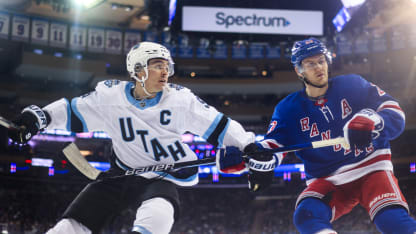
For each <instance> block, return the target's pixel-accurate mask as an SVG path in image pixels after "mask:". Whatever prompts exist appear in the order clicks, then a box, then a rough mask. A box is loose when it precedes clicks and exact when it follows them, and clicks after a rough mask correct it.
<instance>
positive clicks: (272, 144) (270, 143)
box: [260, 139, 287, 165]
mask: <svg viewBox="0 0 416 234" xmlns="http://www.w3.org/2000/svg"><path fill="white" fill-rule="evenodd" d="M260 144H261V146H262V147H263V148H264V149H277V148H280V147H283V145H282V144H279V143H278V142H277V141H276V140H273V139H265V140H263V141H261V142H260ZM274 155H275V156H276V157H277V159H278V165H280V164H281V163H282V161H283V159H284V158H285V157H286V155H287V153H275V154H274Z"/></svg>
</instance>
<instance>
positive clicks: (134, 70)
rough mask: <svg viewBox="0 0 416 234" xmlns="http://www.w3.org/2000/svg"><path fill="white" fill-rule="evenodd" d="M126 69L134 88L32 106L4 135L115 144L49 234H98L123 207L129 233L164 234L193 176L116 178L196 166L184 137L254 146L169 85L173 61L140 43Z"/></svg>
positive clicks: (110, 86)
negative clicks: (76, 137) (158, 167)
mask: <svg viewBox="0 0 416 234" xmlns="http://www.w3.org/2000/svg"><path fill="white" fill-rule="evenodd" d="M126 62H127V70H128V72H129V74H130V76H131V78H133V82H127V81H119V80H107V81H103V82H100V83H98V85H97V87H96V88H95V91H93V92H90V93H88V94H86V95H83V96H81V97H78V98H74V99H72V100H71V101H69V100H67V99H65V98H62V99H60V100H57V101H55V102H53V103H51V104H49V105H47V106H45V107H44V108H39V107H37V106H33V105H32V106H29V107H27V108H25V109H24V110H23V111H22V113H21V115H20V116H19V118H17V119H16V120H15V123H16V124H18V125H20V126H24V128H22V129H21V130H20V131H18V132H10V133H9V135H10V137H11V138H12V139H13V140H15V141H18V142H22V143H24V142H27V141H28V140H30V138H31V137H32V136H33V135H35V134H37V132H38V131H39V130H42V129H66V130H70V131H74V132H91V131H105V132H106V133H107V134H108V135H109V136H110V137H111V139H112V143H113V160H112V168H111V169H110V170H109V171H108V172H107V173H102V175H101V176H100V177H99V178H98V179H97V180H96V181H94V182H91V183H89V184H88V185H87V186H86V187H85V188H84V189H83V190H82V191H81V192H80V194H79V195H78V196H77V197H76V198H75V200H74V201H73V202H72V203H71V204H70V205H69V207H68V208H67V210H66V211H65V212H64V214H63V218H62V219H61V220H60V221H59V222H58V223H57V224H56V225H55V226H54V227H53V228H51V229H50V230H49V231H48V232H47V233H48V234H55V233H65V234H71V233H74V234H75V233H76V234H82V233H99V232H100V230H101V228H102V227H103V226H104V225H105V223H106V220H108V219H109V218H111V217H112V216H113V215H115V214H117V213H118V212H120V211H121V210H123V209H125V208H128V207H130V208H136V209H137V212H136V219H135V221H134V223H133V227H132V232H133V233H157V234H159V233H168V232H169V231H170V230H171V227H172V225H173V223H174V220H175V219H176V218H177V217H178V214H179V199H178V193H177V190H176V185H179V186H192V185H195V184H197V183H198V174H197V173H198V170H197V168H188V169H182V170H179V171H175V172H163V173H162V172H147V173H144V174H140V175H139V176H118V175H123V174H124V171H125V170H128V169H131V168H137V167H143V166H150V165H155V164H168V163H169V164H170V163H175V162H184V161H191V160H196V159H197V156H196V155H195V153H194V152H193V151H192V150H191V149H190V148H189V147H188V146H187V145H186V144H184V143H182V142H181V135H182V134H183V133H185V132H187V131H189V132H192V133H194V134H197V135H200V136H201V137H203V138H204V139H206V140H207V141H208V142H209V143H211V144H213V145H215V146H223V145H232V146H236V147H237V148H239V150H241V151H243V150H244V146H246V145H248V144H249V143H252V142H254V140H255V139H254V134H253V133H250V132H246V131H244V129H243V127H242V126H241V125H240V124H239V123H237V122H236V121H233V120H231V119H230V118H227V117H226V116H225V115H224V114H222V113H220V112H218V111H217V110H216V109H215V108H214V107H212V106H209V105H208V104H206V103H205V102H204V101H202V100H201V99H200V98H198V97H197V96H196V95H194V94H193V93H192V92H191V91H190V90H189V89H187V88H184V87H181V86H179V85H174V84H170V83H168V79H169V77H170V76H172V75H173V73H174V71H173V61H172V58H171V56H170V52H169V51H168V50H167V49H166V48H165V47H164V46H162V45H159V44H157V43H151V42H142V43H140V44H138V45H136V46H134V47H133V48H132V49H131V50H130V52H129V53H128V55H127V60H126Z"/></svg>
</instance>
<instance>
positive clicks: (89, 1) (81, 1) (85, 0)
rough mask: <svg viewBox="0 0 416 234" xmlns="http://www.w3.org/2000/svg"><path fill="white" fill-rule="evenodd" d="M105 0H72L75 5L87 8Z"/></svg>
mask: <svg viewBox="0 0 416 234" xmlns="http://www.w3.org/2000/svg"><path fill="white" fill-rule="evenodd" d="M104 1H105V0H72V2H73V4H74V5H75V6H82V7H83V8H85V9H89V8H92V7H95V6H97V5H98V4H101V3H103V2H104Z"/></svg>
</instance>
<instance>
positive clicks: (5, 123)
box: [0, 116, 20, 130]
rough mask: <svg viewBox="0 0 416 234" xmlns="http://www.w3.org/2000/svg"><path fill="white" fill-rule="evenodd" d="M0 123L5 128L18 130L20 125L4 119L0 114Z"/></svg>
mask: <svg viewBox="0 0 416 234" xmlns="http://www.w3.org/2000/svg"><path fill="white" fill-rule="evenodd" d="M0 125H1V126H3V127H5V128H7V129H13V130H19V129H20V127H19V126H17V125H16V124H15V123H13V122H12V121H10V120H8V119H5V118H3V117H1V116H0Z"/></svg>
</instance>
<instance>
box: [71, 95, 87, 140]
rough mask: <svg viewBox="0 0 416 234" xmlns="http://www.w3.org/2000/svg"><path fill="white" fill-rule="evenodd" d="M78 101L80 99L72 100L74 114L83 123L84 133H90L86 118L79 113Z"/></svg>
mask: <svg viewBox="0 0 416 234" xmlns="http://www.w3.org/2000/svg"><path fill="white" fill-rule="evenodd" d="M77 101H78V98H74V99H72V101H71V108H72V111H73V112H74V114H75V115H76V117H77V118H78V119H79V120H80V121H81V123H82V126H83V132H88V127H87V123H86V122H85V120H84V118H83V117H82V115H81V113H80V112H79V110H78V108H77ZM71 119H72V118H71ZM72 120H73V119H72Z"/></svg>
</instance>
